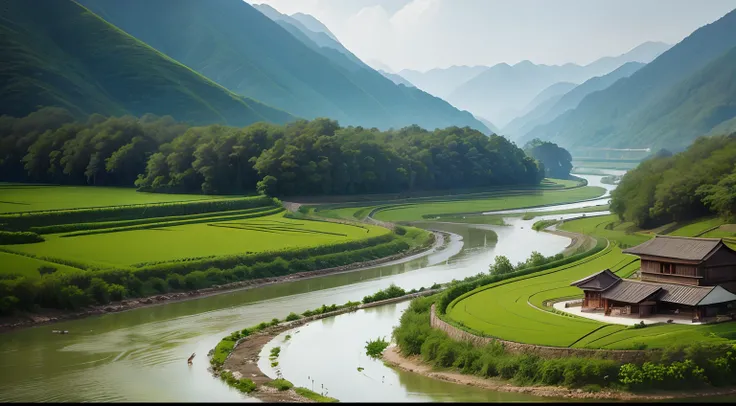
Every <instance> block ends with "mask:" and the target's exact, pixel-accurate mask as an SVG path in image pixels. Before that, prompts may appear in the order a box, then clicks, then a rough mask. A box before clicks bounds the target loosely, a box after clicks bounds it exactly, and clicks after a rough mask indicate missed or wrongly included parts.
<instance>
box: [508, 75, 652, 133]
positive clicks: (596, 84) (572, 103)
mask: <svg viewBox="0 0 736 406" xmlns="http://www.w3.org/2000/svg"><path fill="white" fill-rule="evenodd" d="M644 65H645V64H643V63H640V62H628V63H626V64H624V65H622V66H621V67H620V68H618V69H616V70H614V71H613V72H611V73H609V74H607V75H603V76H596V77H594V78H591V79H588V80H586V81H585V82H584V83H582V84H581V85H579V86H576V87H575V88H574V89H572V90H571V91H569V92H568V93H566V94H564V95H561V96H559V97H557V98H554V99H551V100H548V101H547V102H546V103H544V104H541V105H539V106H537V107H536V108H535V109H533V110H532V111H530V112H529V113H527V114H525V115H523V116H521V117H517V118H515V119H514V120H513V121H512V122H511V123H509V124H508V125H507V126H506V127H504V129H503V131H504V132H505V133H506V134H507V135H508V136H509V137H511V138H512V139H519V142H526V141H529V140H530V139H529V138H528V137H525V136H524V135H526V134H527V133H528V132H530V131H531V130H532V129H534V128H535V127H536V126H538V125H542V124H546V123H549V122H550V121H552V120H554V119H555V118H557V117H558V116H560V115H561V114H563V113H565V112H566V111H568V110H570V109H574V108H575V107H577V106H578V104H580V101H581V100H583V98H585V96H587V95H589V94H591V93H593V92H597V91H599V90H603V89H605V88H607V87H609V86H611V85H612V84H614V83H615V82H616V81H617V80H619V79H621V78H625V77H629V76H631V75H632V74H633V73H634V72H636V71H637V70H639V69H641V67H642V66H644Z"/></svg>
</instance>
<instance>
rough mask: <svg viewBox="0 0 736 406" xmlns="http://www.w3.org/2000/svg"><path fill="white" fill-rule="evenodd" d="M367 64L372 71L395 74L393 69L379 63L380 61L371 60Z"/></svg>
mask: <svg viewBox="0 0 736 406" xmlns="http://www.w3.org/2000/svg"><path fill="white" fill-rule="evenodd" d="M365 63H366V64H367V65H368V66H370V67H371V68H372V69H374V70H377V71H381V70H382V71H384V72H388V73H394V70H393V69H391V67H390V66H388V65H386V64H385V63H383V62H381V61H379V60H378V59H369V60H367V61H365Z"/></svg>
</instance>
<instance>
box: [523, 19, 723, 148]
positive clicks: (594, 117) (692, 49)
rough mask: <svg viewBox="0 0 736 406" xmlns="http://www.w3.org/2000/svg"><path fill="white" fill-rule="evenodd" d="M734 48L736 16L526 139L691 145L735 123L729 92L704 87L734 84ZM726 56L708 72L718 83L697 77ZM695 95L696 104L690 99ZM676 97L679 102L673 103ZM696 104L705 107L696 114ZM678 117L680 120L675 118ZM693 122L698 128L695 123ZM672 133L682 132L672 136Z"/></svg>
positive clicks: (571, 143)
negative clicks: (723, 125) (731, 121)
mask: <svg viewBox="0 0 736 406" xmlns="http://www.w3.org/2000/svg"><path fill="white" fill-rule="evenodd" d="M734 46H736V10H735V11H732V12H730V13H728V14H726V15H725V16H724V17H722V18H721V19H719V20H718V21H715V22H713V23H711V24H708V25H706V26H704V27H701V28H699V29H698V30H696V31H695V32H693V33H692V34H691V35H690V36H688V37H687V38H685V39H684V40H682V41H681V42H680V43H679V44H677V45H675V46H674V47H672V48H671V49H670V50H668V51H667V52H665V53H663V54H662V55H661V56H659V57H658V58H657V59H655V60H654V61H652V62H650V63H649V64H647V65H646V66H644V67H643V68H641V69H639V70H638V71H637V72H636V73H634V74H633V75H631V76H630V77H628V78H625V79H622V80H619V81H617V82H616V83H614V84H613V85H612V86H610V87H608V88H607V89H605V90H602V91H600V92H595V93H592V94H589V95H588V96H586V97H585V98H584V99H583V100H582V101H581V102H580V104H579V105H578V107H577V108H576V109H574V110H572V111H570V112H569V114H567V113H566V114H563V115H561V116H560V117H558V118H557V119H555V120H553V121H552V122H550V123H548V124H546V125H543V126H539V127H537V128H535V129H534V130H532V131H531V132H530V133H528V134H527V136H526V137H525V138H527V139H532V138H541V139H545V140H550V141H554V142H556V143H558V144H560V145H562V146H565V147H621V148H629V147H652V148H658V147H668V146H669V147H670V148H673V147H675V146H683V145H687V144H689V142H690V141H692V140H693V139H695V138H696V137H697V136H699V135H703V132H708V131H709V130H710V129H711V128H713V127H715V126H717V125H718V124H720V122H722V121H726V120H728V119H730V118H731V117H733V116H731V117H729V116H728V115H729V114H730V113H729V111H731V110H730V108H729V107H728V105H722V104H720V103H721V102H722V101H724V99H728V97H729V96H728V93H729V92H730V86H725V87H722V88H718V87H717V86H711V85H708V84H706V83H704V81H710V82H711V83H713V84H715V83H722V84H723V83H730V82H728V81H729V79H728V77H729V76H730V77H731V79H730V80H733V79H732V78H733V77H735V76H736V75H734V66H735V65H733V64H731V65H730V66H729V63H730V62H729V58H728V57H727V56H724V55H725V53H726V52H727V51H729V50H730V49H731V48H733V47H734ZM721 56H724V58H725V59H722V60H720V62H719V63H718V65H720V66H717V67H712V68H710V69H709V70H708V72H709V73H711V74H712V73H714V72H718V75H717V76H718V77H713V78H708V77H703V76H702V73H701V74H699V73H698V71H700V70H701V69H703V68H705V67H706V66H707V65H709V64H710V63H711V62H713V61H714V60H715V59H716V58H719V57H721ZM693 75H695V76H693ZM688 81H691V82H688ZM689 86H695V87H693V88H688V87H689ZM696 88H697V89H696ZM672 92H675V93H672ZM678 92H680V93H678ZM695 94H697V98H695V97H694V96H693V97H692V98H691V97H690V96H691V95H695ZM671 97H675V98H676V99H671V100H670V98H671ZM731 100H733V98H731ZM686 101H687V105H683V107H682V108H679V107H677V106H673V105H672V104H671V103H680V104H683V103H685V102H686ZM663 102H666V104H667V106H668V107H667V108H666V110H662V108H663V107H661V106H658V104H660V103H663ZM729 103H732V102H729ZM697 104H705V105H704V106H701V108H694V107H693V106H694V105H697ZM706 110H711V111H710V112H709V111H706ZM675 111H677V112H678V114H680V115H679V116H678V115H673V114H670V113H673V112H675ZM661 114H667V115H668V118H665V117H661V116H659V115H661ZM663 120H664V121H663ZM692 120H694V121H697V122H698V123H697V124H694V123H691V122H690V121H692ZM718 120H720V121H718ZM665 121H669V123H670V124H667V123H665ZM679 126H683V127H682V128H678V127H679ZM673 128H678V129H677V130H676V131H675V132H671V131H673V130H672V129H673Z"/></svg>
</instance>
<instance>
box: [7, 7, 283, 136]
mask: <svg viewBox="0 0 736 406" xmlns="http://www.w3.org/2000/svg"><path fill="white" fill-rule="evenodd" d="M2 10H3V14H2V18H1V19H0V58H1V59H2V61H3V68H2V69H1V70H0V72H2V73H0V91H2V97H1V98H0V115H2V114H8V115H12V116H16V117H23V116H25V115H27V114H29V113H31V112H33V111H35V110H36V109H37V107H38V106H58V107H63V108H65V109H67V110H69V111H70V112H72V114H75V115H77V116H78V117H80V118H86V117H85V116H87V115H89V114H92V113H100V114H103V115H125V114H132V115H135V116H142V115H144V114H146V113H153V114H156V115H159V116H163V115H171V116H172V117H174V118H175V119H178V120H181V121H188V122H191V123H194V124H200V125H201V124H214V123H221V124H229V125H236V126H244V125H248V124H252V123H254V122H258V121H271V122H276V123H284V122H287V121H290V120H292V119H294V117H293V116H291V115H290V114H288V113H285V112H283V111H280V110H277V109H274V108H272V107H269V106H266V105H264V104H262V103H260V102H257V101H255V100H252V99H249V98H245V97H241V96H237V95H235V94H233V93H231V92H230V91H228V90H227V89H225V88H223V87H222V86H220V85H218V84H216V83H214V82H212V81H211V80H209V79H207V78H205V77H203V76H202V75H200V74H198V73H196V72H194V71H192V70H191V69H189V68H188V67H186V66H184V65H182V64H180V63H178V62H177V61H174V60H172V59H171V58H169V57H167V56H165V55H164V54H162V53H160V52H158V51H156V50H154V49H153V48H151V47H150V46H148V45H146V44H144V43H142V42H140V41H139V40H137V39H135V38H133V37H131V36H130V35H128V34H126V33H125V32H123V31H120V30H119V29H117V28H116V27H114V26H112V25H110V24H109V23H107V22H106V21H105V20H103V19H102V18H100V17H98V16H97V15H95V14H93V13H90V12H89V11H87V10H86V9H84V8H83V7H80V6H79V4H77V3H75V2H73V1H71V0H54V1H51V2H48V3H44V4H43V7H39V5H38V4H37V3H35V2H30V1H24V0H11V1H7V0H6V1H3V2H2Z"/></svg>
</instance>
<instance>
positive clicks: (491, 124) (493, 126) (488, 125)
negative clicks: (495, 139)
mask: <svg viewBox="0 0 736 406" xmlns="http://www.w3.org/2000/svg"><path fill="white" fill-rule="evenodd" d="M476 118H477V119H478V120H480V122H481V123H483V124H485V125H486V127H488V128H489V129H490V130H491V132H492V133H494V134H496V135H500V134H501V132H500V130H499V129H498V127H496V126H495V125H493V123H492V122H490V121H488V120H486V119H485V118H483V117H476Z"/></svg>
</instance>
